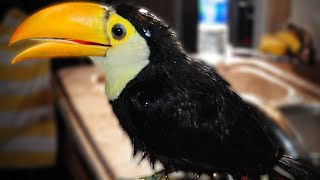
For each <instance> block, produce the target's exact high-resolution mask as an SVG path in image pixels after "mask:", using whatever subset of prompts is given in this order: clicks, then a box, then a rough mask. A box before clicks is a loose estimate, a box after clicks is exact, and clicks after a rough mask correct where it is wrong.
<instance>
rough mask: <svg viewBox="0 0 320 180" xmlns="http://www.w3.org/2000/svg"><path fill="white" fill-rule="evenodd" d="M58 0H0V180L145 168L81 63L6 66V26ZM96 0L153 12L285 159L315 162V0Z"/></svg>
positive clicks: (319, 59)
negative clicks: (260, 117) (267, 126)
mask: <svg viewBox="0 0 320 180" xmlns="http://www.w3.org/2000/svg"><path fill="white" fill-rule="evenodd" d="M59 2H67V1H57V0H55V1H54V0H28V1H20V0H2V1H1V2H0V14H1V16H0V20H1V23H0V86H1V87H0V178H1V179H3V178H21V177H23V178H27V179H28V178H29V179H43V178H48V179H57V178H62V179H95V178H98V179H99V178H102V179H108V178H109V179H114V178H115V177H116V178H119V177H137V176H140V175H142V174H148V173H150V172H152V171H153V170H151V169H150V168H149V167H148V164H147V163H146V164H143V163H142V165H141V166H140V167H139V168H137V167H136V166H138V165H137V164H138V162H139V160H137V159H135V160H133V159H131V153H132V152H131V151H132V149H131V147H130V143H129V141H128V139H127V137H126V135H123V134H121V135H119V133H123V132H122V131H121V129H120V128H119V126H118V124H117V123H116V122H117V121H116V120H115V118H114V115H113V114H112V111H111V109H110V107H109V105H108V103H107V102H108V101H107V98H106V97H104V96H105V95H104V93H103V81H104V80H103V78H101V73H100V72H99V70H97V69H96V68H95V67H93V66H92V64H91V62H90V60H88V59H86V58H79V59H69V60H68V61H60V60H58V59H57V60H54V61H46V60H44V61H28V62H25V63H18V64H16V65H11V64H10V60H11V59H12V58H13V57H14V56H15V55H16V54H17V52H19V50H20V49H19V47H15V48H9V47H8V46H7V44H8V40H9V38H10V36H11V34H12V33H13V32H14V30H15V28H16V27H17V26H18V25H19V24H20V23H21V22H22V21H23V20H24V19H25V18H26V17H27V16H28V15H30V14H31V13H34V12H35V11H37V10H39V9H41V8H43V7H46V6H49V5H51V4H56V3H59ZM96 2H100V3H103V4H113V3H122V2H123V3H131V4H135V5H140V6H144V7H146V8H147V9H150V10H151V11H153V12H155V13H156V14H158V15H159V16H161V17H162V18H163V19H164V20H165V21H166V22H167V23H168V24H169V25H170V26H171V27H172V28H173V29H174V31H175V32H176V36H177V38H178V40H179V41H180V42H181V44H182V46H183V47H184V48H185V49H186V51H187V52H188V54H189V55H190V56H192V57H194V58H196V59H199V60H201V61H204V62H205V63H208V64H209V65H210V66H212V67H214V68H215V70H216V71H217V72H218V73H219V74H220V75H221V76H222V77H223V78H225V79H226V80H227V81H228V82H230V84H231V85H232V88H233V89H234V90H235V91H236V92H237V93H239V94H240V96H241V97H242V98H244V99H245V100H246V101H248V102H250V103H253V104H255V105H256V106H258V107H259V108H261V109H263V111H264V112H266V113H267V114H268V115H269V116H270V117H272V118H273V119H274V121H273V122H272V123H273V124H275V131H277V132H278V131H279V133H277V134H279V139H280V141H281V143H282V145H283V147H284V148H285V149H286V153H287V154H289V155H290V156H292V157H295V158H300V159H304V160H306V161H309V162H312V163H313V164H314V165H316V166H319V165H320V141H319V139H318V138H319V137H320V66H319V63H320V35H319V33H318V32H320V12H319V9H320V1H319V0H306V1H300V0H281V1H277V0H162V1H152V0H128V1H126V0H109V1H102V0H101V1H96ZM84 104H85V105H84ZM110 122H112V123H111V124H112V125H110ZM108 123H109V124H108ZM115 134H116V135H115ZM108 135H109V136H108ZM160 168H161V167H160Z"/></svg>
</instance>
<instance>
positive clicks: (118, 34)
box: [111, 24, 126, 40]
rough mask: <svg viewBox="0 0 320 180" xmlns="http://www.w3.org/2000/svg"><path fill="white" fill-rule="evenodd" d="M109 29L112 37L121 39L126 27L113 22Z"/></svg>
mask: <svg viewBox="0 0 320 180" xmlns="http://www.w3.org/2000/svg"><path fill="white" fill-rule="evenodd" d="M111 31H112V36H113V38H114V39H116V40H121V39H122V38H123V37H124V36H125V35H126V29H125V28H124V27H123V25H121V24H115V25H114V26H113V27H112V30H111Z"/></svg>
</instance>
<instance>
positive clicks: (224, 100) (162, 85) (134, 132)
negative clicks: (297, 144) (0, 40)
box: [9, 2, 319, 179]
mask: <svg viewBox="0 0 320 180" xmlns="http://www.w3.org/2000/svg"><path fill="white" fill-rule="evenodd" d="M20 41H25V44H28V42H32V44H31V45H30V46H29V47H27V48H26V50H24V51H23V52H21V53H20V54H18V55H17V56H16V57H15V58H14V59H13V60H12V62H13V63H16V62H19V61H22V60H27V59H34V58H51V57H79V56H88V57H90V58H91V59H92V61H93V63H94V64H96V65H97V66H98V67H100V68H101V69H102V71H103V72H104V76H105V92H106V95H107V97H108V100H109V102H110V104H111V105H112V108H113V111H114V113H115V114H116V116H117V118H118V119H119V123H120V125H121V126H122V128H123V129H124V131H125V132H126V133H127V134H128V136H129V137H130V139H131V142H132V145H133V147H134V152H135V154H136V153H138V152H142V153H143V158H147V159H149V161H150V163H151V165H154V163H155V162H157V161H159V162H160V163H162V164H163V167H164V171H162V172H164V174H169V173H171V172H174V171H184V172H193V173H197V174H208V175H210V176H212V174H213V173H214V172H221V173H229V174H230V175H232V176H233V178H234V179H241V178H243V177H246V178H248V179H249V178H251V179H256V178H259V177H260V175H263V174H267V173H270V172H272V171H273V169H278V172H279V173H280V172H282V174H284V175H286V176H285V177H287V178H289V179H301V178H302V179H312V178H314V177H315V176H316V175H318V174H317V173H316V171H315V170H314V169H312V168H310V167H309V166H307V165H305V164H304V163H301V162H300V161H297V160H294V159H292V158H290V157H287V156H284V154H283V150H282V148H281V146H280V145H279V144H278V143H276V142H275V141H273V140H272V137H271V136H270V135H269V134H268V133H267V132H268V131H269V129H268V128H269V127H268V125H267V124H266V121H265V120H264V119H265V118H266V116H265V115H263V113H261V112H259V110H257V109H256V108H253V107H252V106H250V105H249V104H247V103H246V102H244V101H243V100H242V99H241V98H240V96H238V95H237V94H236V93H235V92H234V91H233V90H232V88H231V87H230V85H229V84H228V82H226V81H225V80H224V79H223V78H222V77H220V76H219V75H218V74H217V73H216V72H215V70H214V69H213V68H211V67H209V66H207V65H205V64H204V63H201V62H199V61H196V60H194V59H192V58H191V57H190V56H188V55H187V53H186V52H185V51H184V50H183V48H182V47H181V45H180V44H179V42H178V41H177V39H176V36H175V33H174V32H173V30H172V29H171V28H170V26H169V25H167V24H166V23H165V22H164V21H163V20H162V19H161V18H159V17H158V16H156V15H155V14H153V13H152V12H150V11H148V10H146V9H144V8H140V7H136V6H133V5H126V4H117V5H113V6H103V5H99V4H95V3H84V2H72V3H63V4H58V5H54V6H51V7H48V8H45V9H43V10H40V11H39V12H37V13H35V14H33V15H32V16H30V17H29V18H28V19H26V20H25V21H24V22H23V23H22V24H21V25H20V26H19V27H18V29H17V30H16V32H15V33H14V34H13V35H12V37H11V39H10V42H9V44H10V45H12V44H14V43H19V42H20ZM84 106H85V105H84ZM279 169H280V170H279ZM311 169H312V170H311ZM153 177H155V176H153ZM157 177H159V176H157ZM317 177H319V176H317Z"/></svg>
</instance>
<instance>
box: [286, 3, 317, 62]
mask: <svg viewBox="0 0 320 180" xmlns="http://www.w3.org/2000/svg"><path fill="white" fill-rule="evenodd" d="M290 20H291V21H292V22H294V23H297V24H298V25H300V26H302V27H304V28H305V29H306V30H307V31H309V32H310V33H311V34H312V36H313V40H314V43H315V47H316V53H317V59H318V60H320V0H292V4H291V18H290Z"/></svg>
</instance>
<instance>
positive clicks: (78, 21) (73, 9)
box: [9, 3, 110, 63]
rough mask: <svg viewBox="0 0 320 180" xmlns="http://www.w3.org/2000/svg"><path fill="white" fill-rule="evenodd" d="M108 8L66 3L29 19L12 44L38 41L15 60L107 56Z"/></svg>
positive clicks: (12, 38)
mask: <svg viewBox="0 0 320 180" xmlns="http://www.w3.org/2000/svg"><path fill="white" fill-rule="evenodd" d="M108 11H109V10H108V9H106V7H104V6H101V5H98V4H94V3H64V4H59V5H55V6H51V7H49V8H46V9H43V10H41V11H39V12H37V13H35V14H34V15H32V16H31V17H29V18H28V19H26V20H25V21H24V22H23V23H22V24H21V25H20V27H19V28H18V29H17V30H16V32H15V33H14V34H13V35H12V37H11V39H10V42H9V45H12V44H14V43H18V42H20V41H25V40H27V42H30V44H31V42H32V41H33V45H34V41H37V45H35V46H33V45H32V46H31V47H29V48H27V49H26V50H24V51H23V52H21V53H20V54H18V55H17V56H16V57H15V58H14V59H13V60H12V63H16V62H18V61H22V60H27V59H31V58H50V57H77V56H105V55H106V53H107V50H108V48H110V41H109V39H108V37H107V27H106V24H107V14H108Z"/></svg>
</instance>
